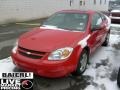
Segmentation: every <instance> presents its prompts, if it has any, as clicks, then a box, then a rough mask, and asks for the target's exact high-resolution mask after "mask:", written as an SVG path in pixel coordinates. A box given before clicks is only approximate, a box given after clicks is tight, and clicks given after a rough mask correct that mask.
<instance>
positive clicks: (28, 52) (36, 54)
mask: <svg viewBox="0 0 120 90" xmlns="http://www.w3.org/2000/svg"><path fill="white" fill-rule="evenodd" d="M18 52H19V54H20V55H22V56H25V57H29V58H32V59H41V58H42V57H43V56H44V55H45V54H46V52H40V51H35V50H30V49H26V48H23V47H20V46H19V47H18Z"/></svg>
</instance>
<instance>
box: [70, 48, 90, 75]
mask: <svg viewBox="0 0 120 90" xmlns="http://www.w3.org/2000/svg"><path fill="white" fill-rule="evenodd" d="M88 61H89V53H88V51H87V50H83V51H82V53H81V55H80V59H79V60H78V64H77V68H76V71H75V72H73V73H72V75H75V76H78V75H82V74H83V73H84V72H85V70H86V67H87V64H88Z"/></svg>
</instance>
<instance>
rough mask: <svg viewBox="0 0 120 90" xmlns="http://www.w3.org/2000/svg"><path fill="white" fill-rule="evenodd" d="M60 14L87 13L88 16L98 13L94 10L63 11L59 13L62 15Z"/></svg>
mask: <svg viewBox="0 0 120 90" xmlns="http://www.w3.org/2000/svg"><path fill="white" fill-rule="evenodd" d="M60 12H64V13H86V14H93V13H96V12H95V11H93V10H62V11H59V12H58V13H60Z"/></svg>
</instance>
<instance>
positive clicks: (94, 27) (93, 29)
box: [91, 25, 105, 31]
mask: <svg viewBox="0 0 120 90" xmlns="http://www.w3.org/2000/svg"><path fill="white" fill-rule="evenodd" d="M104 27H105V26H104V25H94V26H92V28H91V30H92V31H96V30H101V29H103V28H104Z"/></svg>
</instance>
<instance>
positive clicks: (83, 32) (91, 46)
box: [11, 10, 110, 78]
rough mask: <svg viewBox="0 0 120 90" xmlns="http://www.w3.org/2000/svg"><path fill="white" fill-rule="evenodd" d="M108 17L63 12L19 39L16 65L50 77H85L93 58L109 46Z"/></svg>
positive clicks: (69, 11)
mask: <svg viewBox="0 0 120 90" xmlns="http://www.w3.org/2000/svg"><path fill="white" fill-rule="evenodd" d="M106 17H107V16H105V15H103V14H102V13H99V12H95V11H80V10H63V11H59V12H57V13H55V14H53V15H52V16H50V17H49V18H48V19H47V20H46V21H44V22H43V24H42V25H41V26H40V27H37V28H34V29H33V30H32V31H30V32H27V33H25V34H23V35H22V36H21V37H20V38H19V40H18V41H17V44H16V46H15V47H14V48H13V50H12V55H11V56H12V59H13V63H14V64H15V65H16V66H17V67H19V68H21V69H23V70H26V71H31V72H34V73H35V74H37V75H40V76H44V77H49V78H56V77H63V76H66V75H68V74H70V73H72V74H73V75H81V74H82V73H83V72H84V71H85V70H86V66H87V64H88V62H89V55H91V54H92V52H94V51H95V50H96V49H97V48H98V47H99V46H100V45H104V46H107V45H108V40H109V34H110V25H109V23H108V21H109V20H108V18H106Z"/></svg>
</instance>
